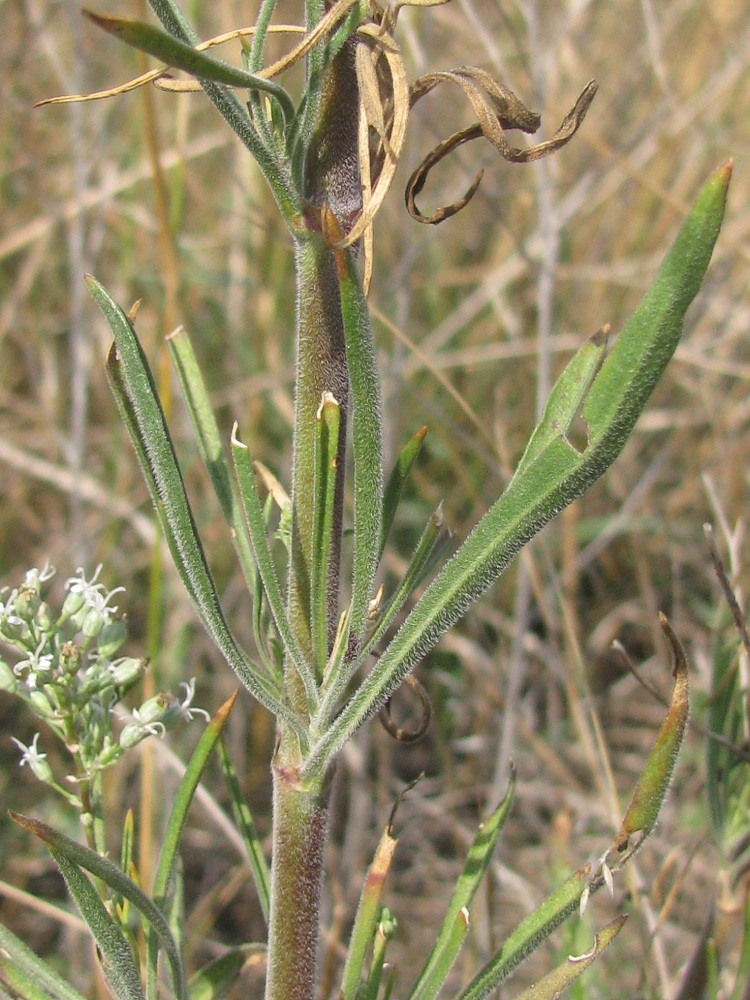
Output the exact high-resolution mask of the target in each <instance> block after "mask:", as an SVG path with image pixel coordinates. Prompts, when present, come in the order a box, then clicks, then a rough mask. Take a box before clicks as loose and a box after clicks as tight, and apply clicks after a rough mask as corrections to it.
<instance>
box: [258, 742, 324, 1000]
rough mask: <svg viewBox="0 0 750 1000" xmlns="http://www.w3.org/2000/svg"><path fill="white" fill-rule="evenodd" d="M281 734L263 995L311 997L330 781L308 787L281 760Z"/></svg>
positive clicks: (286, 751)
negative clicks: (266, 960) (266, 970)
mask: <svg viewBox="0 0 750 1000" xmlns="http://www.w3.org/2000/svg"><path fill="white" fill-rule="evenodd" d="M290 741H291V743H292V746H291V747H290V746H287V743H288V741H287V740H285V739H284V738H283V737H282V741H281V745H280V747H279V750H278V752H277V754H276V759H275V760H274V766H273V778H274V798H273V818H274V824H273V826H274V833H273V867H272V873H271V915H270V922H269V928H268V972H267V974H266V1000H314V997H315V984H316V966H317V952H318V937H319V919H320V887H321V883H322V877H323V862H324V857H325V843H326V831H327V828H328V799H329V790H330V782H329V781H324V782H323V783H322V785H319V784H317V783H316V784H314V785H313V786H311V787H309V786H308V787H306V786H303V785H302V784H301V783H300V781H299V770H298V768H297V767H296V766H295V765H293V764H287V763H285V761H286V760H287V759H288V758H289V757H290V756H291V757H294V749H293V742H294V736H293V734H292V735H291V736H290Z"/></svg>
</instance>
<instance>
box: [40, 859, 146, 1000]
mask: <svg viewBox="0 0 750 1000" xmlns="http://www.w3.org/2000/svg"><path fill="white" fill-rule="evenodd" d="M49 850H50V854H51V855H52V857H53V858H54V859H55V863H56V864H57V867H58V868H59V869H60V872H61V873H62V876H63V878H64V879H65V882H66V883H67V886H68V888H69V889H70V894H71V896H72V897H73V899H75V901H76V904H77V906H78V909H79V910H80V911H81V914H82V915H83V917H84V919H85V920H86V923H87V924H88V925H89V927H90V928H91V933H92V934H93V935H94V937H95V938H96V943H97V944H98V945H99V951H100V952H101V963H102V969H103V971H104V975H105V976H106V977H107V982H108V983H109V985H110V987H111V988H112V992H113V993H114V994H115V996H116V997H117V1000H143V990H142V989H141V977H140V974H139V972H138V969H137V968H136V965H135V961H134V959H133V952H132V951H131V950H130V945H129V944H128V942H127V941H126V940H125V935H124V934H123V933H122V931H121V930H120V927H119V926H118V924H117V923H116V922H115V921H114V920H113V919H112V917H110V915H109V914H108V913H107V911H106V909H105V908H104V903H102V901H101V899H100V897H99V894H98V892H97V891H96V889H95V888H94V887H93V885H92V884H91V881H90V879H89V878H88V877H87V876H86V875H84V874H83V872H82V871H81V869H80V868H79V866H78V865H77V864H75V862H73V861H70V860H69V859H68V858H67V857H66V856H65V855H64V854H62V853H60V852H59V851H56V850H55V849H54V848H52V847H50V849H49Z"/></svg>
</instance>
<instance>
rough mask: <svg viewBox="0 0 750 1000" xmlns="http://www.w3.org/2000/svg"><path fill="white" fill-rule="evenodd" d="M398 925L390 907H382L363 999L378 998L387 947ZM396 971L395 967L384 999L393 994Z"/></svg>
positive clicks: (376, 999) (375, 999) (374, 999)
mask: <svg viewBox="0 0 750 1000" xmlns="http://www.w3.org/2000/svg"><path fill="white" fill-rule="evenodd" d="M396 927H397V923H396V920H395V919H394V918H393V917H392V916H391V913H390V911H389V909H388V907H387V906H384V907H382V908H381V911H380V919H379V921H378V928H377V931H376V932H375V940H374V941H373V946H372V961H371V962H370V972H369V974H368V976H367V983H366V985H365V989H364V993H363V995H362V1000H378V995H379V993H380V984H381V983H382V980H383V970H384V969H385V954H386V949H387V947H388V942H389V941H390V940H391V939H392V938H393V936H394V934H395V933H396ZM395 971H396V970H395V968H394V969H391V971H390V975H389V977H388V980H387V981H386V986H385V992H384V996H383V998H382V1000H388V997H389V996H390V995H391V990H392V989H393V978H394V973H395ZM360 992H361V991H360Z"/></svg>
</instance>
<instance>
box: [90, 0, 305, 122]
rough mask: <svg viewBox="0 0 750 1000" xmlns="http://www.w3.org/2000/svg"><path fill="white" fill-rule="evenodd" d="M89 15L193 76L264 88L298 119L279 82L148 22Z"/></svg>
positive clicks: (112, 32)
mask: <svg viewBox="0 0 750 1000" xmlns="http://www.w3.org/2000/svg"><path fill="white" fill-rule="evenodd" d="M83 15H84V17H87V18H88V19H89V20H90V21H92V22H93V23H94V24H95V25H96V26H97V27H99V28H102V29H103V30H104V31H106V32H108V33H109V34H110V35H114V36H115V38H119V39H120V41H123V42H125V43H126V44H127V45H130V46H132V47H133V48H134V49H138V50H140V51H141V52H146V53H147V54H148V55H150V56H154V57H155V58H156V59H160V60H161V61H162V62H163V63H166V64H167V66H172V67H173V68H174V69H181V70H183V72H185V73H189V74H190V75H191V76H194V77H197V78H198V79H201V80H210V81H211V82H212V83H220V84H224V85H225V86H228V87H243V88H247V89H248V90H253V91H258V90H261V91H263V92H264V93H266V94H268V95H269V96H270V97H273V98H275V100H277V101H278V103H279V107H280V108H281V110H282V112H283V114H284V118H285V119H286V121H289V122H290V121H291V120H292V119H293V118H294V104H293V103H292V99H291V98H290V96H289V94H287V92H286V91H285V90H284V88H283V87H281V86H280V85H279V84H278V83H273V81H271V80H264V79H263V78H262V77H260V76H255V74H253V73H248V72H247V71H246V70H243V69H239V68H237V67H235V66H230V65H229V63H225V62H222V60H220V59H215V58H214V57H213V56H209V55H206V54H205V53H204V52H200V51H199V50H198V49H195V48H193V46H192V45H188V44H187V43H185V42H181V41H179V40H178V39H177V38H175V37H173V36H172V35H169V34H167V32H165V31H161V29H159V28H156V27H154V25H151V24H146V23H145V22H144V21H133V20H129V19H127V18H124V17H104V16H102V15H101V14H95V13H93V11H90V10H84V11H83Z"/></svg>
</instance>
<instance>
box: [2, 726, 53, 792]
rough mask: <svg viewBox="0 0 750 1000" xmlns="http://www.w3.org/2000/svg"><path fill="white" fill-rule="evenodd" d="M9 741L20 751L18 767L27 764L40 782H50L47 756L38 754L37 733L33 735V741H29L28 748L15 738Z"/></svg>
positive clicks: (50, 772) (51, 778) (51, 779)
mask: <svg viewBox="0 0 750 1000" xmlns="http://www.w3.org/2000/svg"><path fill="white" fill-rule="evenodd" d="M11 739H12V740H13V742H14V743H15V744H16V746H17V747H18V749H19V750H20V751H21V760H20V763H19V767H23V765H24V764H28V765H29V767H30V768H31V770H32V771H33V773H34V774H35V775H36V776H37V778H39V780H40V781H46V782H52V781H53V777H52V768H51V767H50V766H49V764H48V763H47V754H46V753H40V752H39V748H38V746H37V744H38V742H39V733H36V734H35V735H34V739H33V740H32V741H31V745H30V746H26V744H25V743H22V742H21V741H20V740H17V739H16V738H15V736H11Z"/></svg>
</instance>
